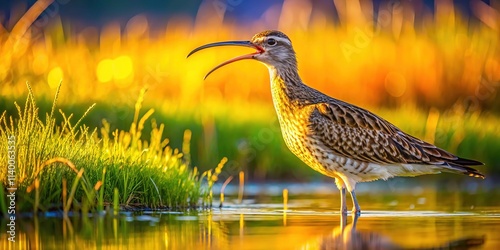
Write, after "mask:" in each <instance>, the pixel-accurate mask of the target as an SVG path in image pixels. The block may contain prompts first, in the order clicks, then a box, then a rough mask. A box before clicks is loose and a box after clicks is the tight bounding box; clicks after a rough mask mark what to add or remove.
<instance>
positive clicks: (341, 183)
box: [335, 178, 347, 214]
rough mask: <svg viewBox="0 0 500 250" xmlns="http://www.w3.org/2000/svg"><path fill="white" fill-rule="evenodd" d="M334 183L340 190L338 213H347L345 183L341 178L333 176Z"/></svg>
mask: <svg viewBox="0 0 500 250" xmlns="http://www.w3.org/2000/svg"><path fill="white" fill-rule="evenodd" d="M335 184H336V185H337V188H338V189H339V190H340V213H341V214H347V202H346V198H345V183H344V181H343V180H342V179H341V178H335Z"/></svg>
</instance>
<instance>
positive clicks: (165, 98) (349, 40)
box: [0, 0, 500, 179]
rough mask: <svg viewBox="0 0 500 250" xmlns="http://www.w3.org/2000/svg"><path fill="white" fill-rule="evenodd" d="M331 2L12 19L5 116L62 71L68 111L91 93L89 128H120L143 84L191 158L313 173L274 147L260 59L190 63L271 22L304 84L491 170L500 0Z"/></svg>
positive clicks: (264, 172)
mask: <svg viewBox="0 0 500 250" xmlns="http://www.w3.org/2000/svg"><path fill="white" fill-rule="evenodd" d="M330 3H331V2H330ZM324 5H325V6H326V5H328V4H324ZM333 6H334V8H333V9H329V8H326V7H323V5H322V4H318V3H317V2H315V3H314V4H312V3H311V2H308V1H295V0H286V1H284V2H283V4H282V5H277V6H273V7H271V8H269V9H268V10H267V11H265V12H264V13H262V16H261V18H259V19H258V20H257V21H254V22H251V23H245V24H240V23H238V22H237V21H236V20H234V19H233V18H232V17H231V13H230V9H231V8H227V9H226V11H227V12H226V13H224V12H221V10H220V9H219V10H218V9H216V8H214V5H213V4H212V3H211V1H204V2H203V4H202V5H201V6H200V8H199V10H198V15H197V16H196V18H195V19H193V18H191V17H187V16H177V17H172V18H170V19H169V20H168V22H166V23H165V25H164V30H152V29H151V28H150V26H151V25H150V23H149V22H151V20H149V19H148V17H146V16H144V15H137V16H135V17H133V18H131V19H130V20H129V21H128V22H127V23H126V24H121V23H118V22H113V23H106V24H103V26H102V27H86V28H83V29H78V30H77V29H76V28H73V27H72V24H71V23H70V22H63V21H61V19H60V18H59V17H58V16H57V15H56V16H51V17H50V20H49V21H48V22H46V23H37V22H34V23H33V25H32V26H29V24H30V23H26V22H25V23H24V24H25V25H26V24H28V26H27V27H31V28H30V29H27V27H26V29H27V32H26V33H25V34H24V35H22V34H21V35H19V34H13V33H14V32H15V31H18V32H21V31H22V30H23V29H22V26H21V25H20V26H19V27H18V29H14V30H13V31H12V32H11V33H10V34H9V33H8V32H7V29H0V45H1V48H2V51H3V54H2V64H1V65H0V81H1V82H2V86H1V87H0V88H1V98H2V99H3V100H2V102H3V103H2V104H5V105H6V109H7V110H9V111H13V110H14V109H13V108H12V106H9V103H11V101H10V100H13V99H19V98H22V97H23V96H25V95H26V90H25V82H26V81H28V82H30V83H32V85H33V88H34V91H35V93H41V95H42V97H43V96H48V95H49V94H50V93H53V91H54V89H55V88H56V87H57V85H58V84H59V82H60V81H61V79H62V80H63V81H64V82H65V83H66V84H64V85H63V90H62V92H63V93H65V94H64V95H63V96H61V97H60V100H61V105H64V106H67V107H68V108H69V110H70V112H71V111H75V112H76V111H77V110H79V109H81V107H86V106H88V104H89V103H90V102H97V103H98V105H97V107H96V111H97V112H94V113H95V114H94V115H92V114H91V116H90V117H87V118H86V120H85V122H87V124H89V125H95V126H100V119H101V118H106V119H108V120H109V121H110V122H111V123H112V124H116V126H117V127H120V126H121V127H123V125H121V124H120V123H126V122H127V121H131V120H132V115H133V114H132V113H130V112H128V111H126V110H130V109H128V107H130V106H132V105H133V103H134V100H135V96H136V95H137V93H138V92H139V89H141V88H142V87H144V86H148V88H149V89H150V91H149V93H148V94H147V97H146V100H145V105H146V106H151V107H155V108H156V109H157V110H158V111H159V112H158V113H159V114H158V116H157V119H161V121H164V122H166V124H167V125H166V129H165V134H166V135H167V137H169V138H171V139H172V141H179V139H180V138H182V133H181V131H184V130H185V129H187V128H189V129H191V130H192V131H193V145H194V148H193V151H192V152H191V154H192V156H193V162H194V163H195V164H199V165H201V166H213V165H214V164H216V163H217V162H218V161H219V160H220V158H221V157H222V156H228V158H229V162H228V164H230V165H231V164H232V165H233V166H234V167H233V168H228V169H229V170H228V171H229V173H228V174H230V175H233V174H236V173H238V172H239V170H241V169H244V170H247V171H248V172H250V173H251V174H250V176H251V178H263V177H275V178H279V177H289V178H292V179H294V178H296V179H302V178H303V176H306V175H304V173H306V174H307V173H311V172H308V171H309V170H306V169H305V168H302V167H303V165H301V164H300V162H299V161H298V160H297V159H295V158H294V156H292V155H291V154H290V153H289V152H288V151H287V150H286V149H285V147H284V145H283V143H282V142H281V138H280V135H279V130H278V129H277V127H276V120H275V116H274V114H273V112H274V110H273V108H272V104H271V97H270V91H269V83H268V81H269V79H268V77H269V76H268V73H267V70H266V69H265V67H263V66H262V65H259V64H258V63H255V62H251V61H246V62H240V63H238V64H233V65H230V66H227V67H225V68H224V69H221V70H218V71H217V72H216V73H214V74H212V75H211V76H210V77H209V78H208V79H207V80H206V81H204V80H203V76H204V74H205V73H206V72H207V71H208V70H209V69H210V68H211V67H213V66H215V65H216V64H217V63H220V62H221V61H223V60H225V59H227V58H230V57H231V56H234V55H239V54H241V53H244V52H245V51H246V50H245V49H242V48H220V49H212V50H207V51H206V52H203V53H200V54H197V55H196V56H193V57H192V58H189V59H188V60H187V59H186V55H187V53H188V52H189V51H190V50H191V49H193V48H195V47H197V46H199V45H201V44H204V43H208V42H214V41H222V40H245V39H249V38H250V37H251V36H252V35H253V34H254V33H256V32H259V31H262V30H265V29H270V28H273V29H280V30H282V31H284V32H285V33H286V34H288V35H289V36H290V38H291V39H292V41H293V44H294V48H295V50H296V52H297V56H298V59H299V70H300V73H301V76H302V78H303V80H304V82H306V83H307V84H309V85H310V86H312V87H314V88H317V89H319V90H321V91H323V92H325V93H327V94H329V95H331V96H333V97H336V98H339V99H342V100H344V101H348V102H351V103H354V104H356V105H359V106H362V107H365V108H368V109H370V110H372V111H375V112H376V113H379V114H381V115H382V116H383V117H384V118H386V119H387V120H389V121H391V122H393V123H395V124H396V125H397V126H399V127H401V128H402V129H404V130H406V131H408V132H409V133H410V134H412V135H415V136H417V137H421V138H424V139H426V140H428V141H429V142H431V143H436V144H437V145H439V146H442V147H444V148H446V149H448V150H451V151H452V152H454V153H458V154H461V155H462V156H464V157H472V158H476V159H478V160H481V161H484V162H486V163H487V164H488V165H487V166H486V167H485V168H486V169H487V171H486V172H493V171H497V173H498V172H499V171H498V169H499V164H500V163H499V161H498V160H499V159H498V156H496V154H497V153H496V152H498V150H500V142H499V141H500V129H499V126H498V125H499V124H500V123H499V118H498V114H499V111H500V109H499V108H498V107H500V98H498V94H497V93H498V91H499V89H500V59H499V58H500V48H499V39H500V35H499V34H500V31H499V27H500V14H499V11H500V5H499V4H498V3H496V2H493V1H492V2H491V4H490V5H488V4H486V3H484V2H482V1H478V0H472V1H468V2H467V6H466V8H467V9H468V10H470V13H469V14H468V15H465V14H463V12H462V11H461V8H463V7H464V6H461V5H460V4H458V3H455V2H453V1H450V0H440V1H435V3H434V6H432V7H429V6H427V5H425V4H424V3H423V1H381V2H379V4H378V5H377V6H375V4H374V3H373V2H371V1H347V0H334V1H333ZM232 8H238V6H232ZM17 13H20V14H19V15H18V16H16V15H11V20H9V22H4V23H11V24H13V23H15V22H16V20H17V19H19V17H20V15H22V14H23V13H22V12H20V11H18V12H17ZM41 15H42V16H43V15H44V13H42V14H41ZM26 19H27V20H31V19H33V18H31V19H30V18H26ZM33 20H34V19H33ZM11 26H12V25H11ZM156 26H157V25H156ZM19 30H21V31H19ZM9 37H10V40H9ZM12 37H17V38H18V39H17V40H12ZM19 37H21V38H19ZM13 41H14V42H13ZM13 44H15V46H14V45H13ZM50 95H51V94H50ZM47 102H49V101H47ZM92 116H94V118H93V117H92ZM231 169H233V170H234V171H231ZM495 169H496V170H495Z"/></svg>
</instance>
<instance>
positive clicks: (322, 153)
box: [188, 31, 484, 213]
mask: <svg viewBox="0 0 500 250" xmlns="http://www.w3.org/2000/svg"><path fill="white" fill-rule="evenodd" d="M228 45H233V46H245V47H250V48H253V49H255V50H256V51H255V52H254V53H251V54H248V55H243V56H239V57H236V58H234V59H231V60H229V61H226V62H224V63H221V64H219V65H218V66H216V67H215V68H214V69H212V70H211V71H210V72H209V73H208V74H207V76H208V75H209V74H210V73H212V72H213V71H215V70H216V69H218V68H220V67H222V66H224V65H227V64H229V63H232V62H235V61H239V60H243V59H255V60H257V61H260V62H262V63H264V64H265V65H266V66H267V67H268V69H269V72H270V75H271V92H272V96H273V103H274V107H275V109H276V113H277V115H278V120H279V123H280V127H281V132H282V134H283V138H284V140H285V144H286V145H287V146H288V148H289V149H290V151H292V153H294V154H295V155H296V156H297V157H298V158H300V159H301V160H302V161H303V162H305V163H306V164H307V165H309V166H310V167H311V168H313V169H314V170H316V171H318V172H320V173H322V174H324V175H326V176H329V177H332V178H335V183H336V184H337V187H338V188H339V190H340V194H341V200H340V202H341V212H342V213H347V206H346V189H347V191H348V192H349V193H350V194H351V197H352V202H353V211H354V212H355V213H360V212H361V209H360V207H359V205H358V202H357V200H356V195H355V192H354V189H355V187H356V183H358V182H366V181H374V180H378V179H384V180H386V179H388V178H391V177H395V176H417V175H423V174H436V173H440V172H452V173H458V174H465V175H469V176H474V177H482V178H484V176H483V175H482V174H481V173H479V172H478V171H477V170H476V169H474V168H471V167H469V166H474V165H481V164H482V163H481V162H478V161H474V160H468V159H463V158H460V157H457V156H455V155H453V154H451V153H449V152H446V151H445V150H443V149H440V148H438V147H436V146H434V145H432V144H429V143H427V142H424V141H422V140H420V139H417V138H415V137H413V136H411V135H408V134H406V133H405V132H403V131H401V130H400V129H399V128H397V127H396V126H394V125H392V124H391V123H389V122H388V121H386V120H384V119H383V118H380V117H378V116H377V115H375V114H373V113H371V112H370V111H368V110H365V109H362V108H359V107H356V106H354V105H352V104H349V103H346V102H343V101H340V100H337V99H334V98H332V97H329V96H327V95H325V94H323V93H321V92H319V91H318V90H316V89H313V88H311V87H308V86H307V85H305V84H304V83H303V82H302V80H301V78H300V76H299V73H298V69H297V59H296V57H295V51H294V50H293V47H292V42H291V41H290V38H288V36H287V35H285V34H283V33H282V32H280V31H264V32H261V33H259V34H256V35H255V36H254V37H253V38H252V39H251V40H250V41H229V42H218V43H211V44H206V45H203V46H201V47H198V48H196V49H194V50H193V51H191V53H189V55H191V54H193V53H195V52H197V51H200V50H202V49H206V48H211V47H216V46H228ZM189 55H188V56H189ZM318 73H320V74H331V72H318ZM242 112H245V111H244V110H242Z"/></svg>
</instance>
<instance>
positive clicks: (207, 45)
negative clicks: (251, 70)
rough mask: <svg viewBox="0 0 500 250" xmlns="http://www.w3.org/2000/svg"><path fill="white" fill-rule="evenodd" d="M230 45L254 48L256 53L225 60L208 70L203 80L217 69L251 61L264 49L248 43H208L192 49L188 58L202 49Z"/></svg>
mask: <svg viewBox="0 0 500 250" xmlns="http://www.w3.org/2000/svg"><path fill="white" fill-rule="evenodd" d="M230 45H233V46H243V47H250V48H254V49H256V50H257V51H256V52H254V53H251V54H248V55H242V56H238V57H235V58H233V59H230V60H227V61H225V62H223V63H221V64H219V65H217V66H215V68H213V69H212V70H210V71H209V72H208V73H207V74H206V75H205V78H204V79H206V78H207V77H208V76H209V75H210V74H211V73H212V72H214V71H215V70H217V69H218V68H220V67H222V66H224V65H228V64H230V63H232V62H236V61H239V60H243V59H253V58H254V57H255V56H256V55H259V54H262V53H264V49H263V48H262V47H260V46H259V45H256V44H254V43H252V42H250V41H228V42H218V43H209V44H205V45H203V46H200V47H198V48H196V49H194V50H193V51H191V52H189V54H188V56H187V57H189V56H191V55H192V54H194V53H196V52H198V51H200V50H203V49H208V48H211V47H218V46H230Z"/></svg>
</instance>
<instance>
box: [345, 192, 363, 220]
mask: <svg viewBox="0 0 500 250" xmlns="http://www.w3.org/2000/svg"><path fill="white" fill-rule="evenodd" d="M350 193H351V198H352V214H354V215H356V216H359V215H360V214H361V208H360V207H359V204H358V200H357V199H356V193H354V190H352V191H350ZM346 209H347V208H346Z"/></svg>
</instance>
